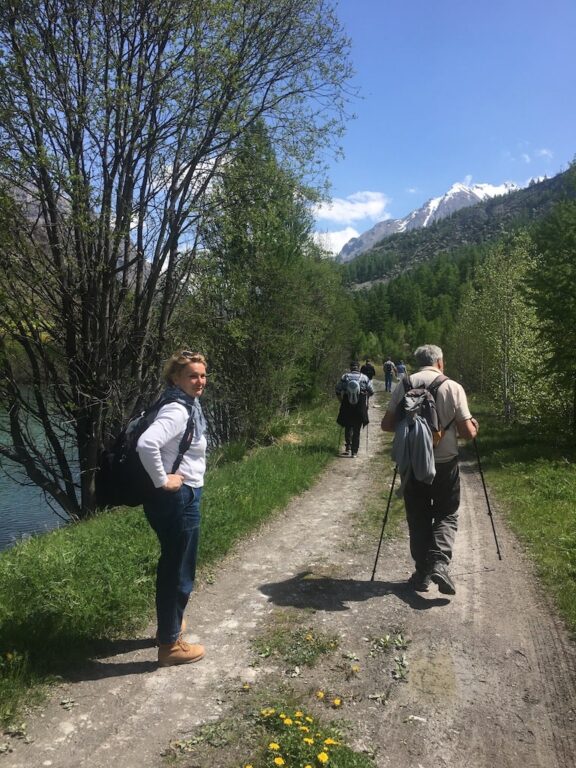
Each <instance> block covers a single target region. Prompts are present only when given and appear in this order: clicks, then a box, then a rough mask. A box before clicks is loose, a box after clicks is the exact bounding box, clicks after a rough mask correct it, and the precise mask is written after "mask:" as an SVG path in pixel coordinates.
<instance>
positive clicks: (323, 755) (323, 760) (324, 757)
mask: <svg viewBox="0 0 576 768" xmlns="http://www.w3.org/2000/svg"><path fill="white" fill-rule="evenodd" d="M316 758H317V760H318V762H319V763H322V765H326V763H327V762H328V761H329V760H330V758H329V757H328V755H327V754H326V752H320V754H318V755H316Z"/></svg>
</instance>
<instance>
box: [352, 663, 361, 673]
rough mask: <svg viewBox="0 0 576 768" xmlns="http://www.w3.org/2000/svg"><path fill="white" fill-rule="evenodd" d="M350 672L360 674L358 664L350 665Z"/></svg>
mask: <svg viewBox="0 0 576 768" xmlns="http://www.w3.org/2000/svg"><path fill="white" fill-rule="evenodd" d="M351 669H352V672H360V665H359V664H352V667H351Z"/></svg>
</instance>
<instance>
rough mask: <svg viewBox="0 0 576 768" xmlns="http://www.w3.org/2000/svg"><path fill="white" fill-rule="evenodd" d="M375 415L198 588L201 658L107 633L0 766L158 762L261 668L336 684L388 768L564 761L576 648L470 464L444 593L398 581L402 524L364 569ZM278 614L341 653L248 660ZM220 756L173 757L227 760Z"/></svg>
mask: <svg viewBox="0 0 576 768" xmlns="http://www.w3.org/2000/svg"><path fill="white" fill-rule="evenodd" d="M380 417H381V411H380V410H376V409H374V410H373V415H372V425H371V428H370V444H369V450H368V453H366V451H365V450H364V445H365V443H364V442H363V444H362V450H361V453H360V455H359V457H358V458H357V459H355V460H352V459H335V461H334V462H332V464H331V465H330V466H329V468H328V469H327V470H326V471H325V473H324V474H323V475H322V477H321V478H320V479H319V481H318V482H317V483H316V484H315V485H314V487H313V488H311V489H310V490H309V491H307V492H306V493H304V494H302V496H300V497H299V498H297V499H294V500H293V501H292V503H291V504H290V505H289V506H288V507H287V508H286V509H285V510H283V511H282V512H281V513H280V514H279V515H278V516H277V517H276V518H275V519H274V520H273V521H271V522H270V523H269V524H267V525H266V526H264V527H263V528H262V530H261V531H260V532H259V533H258V534H257V535H255V536H254V537H252V538H251V539H249V540H248V541H245V542H244V543H242V544H241V546H240V547H239V548H238V549H237V551H236V552H234V553H233V554H232V555H231V556H230V557H228V558H227V559H226V561H225V562H224V563H223V565H222V566H221V567H220V568H219V570H218V572H217V573H216V574H215V575H214V579H213V580H212V579H209V580H206V581H205V582H204V583H203V584H201V585H200V587H199V589H198V591H197V592H196V594H195V595H194V597H193V599H192V601H191V604H190V607H189V614H188V622H189V626H190V627H192V628H193V632H192V633H191V634H190V635H189V638H191V639H201V641H202V642H204V643H205V645H206V647H207V655H206V658H205V659H204V660H203V661H202V662H200V663H198V664H194V665H189V666H185V667H180V668H171V669H158V668H157V667H156V664H155V656H156V654H155V649H154V648H153V647H152V646H151V644H150V642H149V640H147V639H143V640H141V641H129V642H126V643H125V644H124V646H123V647H122V648H118V647H116V648H115V653H114V655H111V656H110V657H109V658H106V659H98V660H96V661H94V662H93V664H92V666H91V667H90V668H89V669H87V670H84V671H83V673H82V675H81V676H80V677H81V678H82V679H78V680H77V681H68V682H66V683H65V684H63V685H62V686H61V687H59V688H58V689H57V690H56V691H55V692H54V695H53V696H52V698H51V701H50V702H49V703H48V704H47V706H46V707H45V708H44V709H43V711H42V712H41V713H37V714H36V715H34V716H33V717H31V718H30V719H29V721H28V734H29V737H30V739H31V740H32V741H31V743H29V744H26V743H24V742H23V741H20V740H13V744H12V746H13V747H14V751H13V752H12V753H10V754H7V755H4V756H0V768H1V767H2V765H4V766H10V768H24V767H26V768H37V767H38V768H39V767H40V766H55V767H57V768H78V766H86V768H110V767H111V766H117V768H152V767H153V766H154V767H157V766H160V765H161V764H162V762H163V759H162V757H161V755H162V753H163V751H164V750H165V749H166V748H167V746H168V745H169V744H170V743H171V742H173V741H174V740H177V739H185V738H186V737H187V735H189V734H190V733H191V732H192V731H193V729H194V727H195V726H198V725H199V724H202V723H208V722H216V721H218V719H219V718H221V717H223V716H225V715H226V714H227V713H229V712H230V709H231V708H232V707H233V706H234V697H235V696H237V691H238V690H239V689H241V688H242V683H245V682H249V683H250V685H251V691H256V690H257V689H258V686H259V685H260V684H261V683H264V681H269V680H270V679H271V676H272V677H274V676H276V678H283V679H285V680H287V681H288V682H289V683H290V684H291V685H294V686H296V688H297V690H298V692H299V693H300V694H301V695H302V696H304V697H306V696H308V698H309V700H310V701H309V706H310V707H311V708H312V709H314V707H316V709H315V710H314V711H315V712H316V711H317V708H318V707H319V706H320V705H319V703H318V702H317V701H315V700H314V696H313V692H314V691H315V690H316V689H318V688H324V689H326V690H328V689H331V690H333V691H337V692H338V693H339V694H340V695H341V696H342V699H343V705H342V707H341V708H340V709H339V710H338V711H337V712H334V711H330V712H329V714H330V716H336V717H337V718H341V719H342V721H343V723H348V724H349V726H350V727H349V734H350V735H349V738H348V743H349V744H350V745H351V746H353V747H354V748H355V749H358V750H361V749H364V750H366V751H367V752H370V753H371V754H373V755H374V759H375V762H376V765H378V766H379V767H382V768H387V767H388V766H390V768H392V766H393V767H394V768H488V767H490V768H493V766H498V768H507V767H509V768H520V767H521V768H574V766H575V765H576V686H575V683H576V650H575V647H574V645H573V644H571V643H570V641H569V640H568V638H567V636H566V633H565V632H564V630H563V628H562V626H561V623H560V622H559V621H558V620H557V619H556V618H555V617H554V615H553V613H552V612H551V611H550V608H549V605H548V602H547V600H546V598H545V595H543V594H542V593H541V591H540V589H539V587H538V584H537V582H536V580H535V578H534V575H533V570H532V567H531V566H530V564H529V563H527V561H526V560H525V558H524V557H523V555H522V552H521V548H520V547H519V545H518V544H517V543H516V542H515V540H514V538H513V537H512V535H511V534H510V533H508V532H507V530H506V529H505V527H504V524H503V521H502V520H501V519H500V518H499V517H498V515H497V513H496V514H495V520H496V525H497V528H498V536H499V540H500V546H501V549H502V553H503V558H504V559H503V561H502V562H500V561H498V559H497V556H496V552H495V547H494V542H493V538H492V531H491V528H490V522H489V519H488V517H487V515H486V506H485V501H484V496H483V492H482V487H481V484H480V479H479V477H478V475H477V472H476V471H475V468H474V466H470V465H468V464H463V466H462V481H463V482H462V485H463V499H462V506H461V527H460V531H459V534H458V538H457V548H456V551H455V557H454V563H453V575H454V577H455V580H456V583H457V589H458V592H457V594H456V596H455V597H453V598H446V597H444V596H442V595H440V594H439V593H438V592H437V590H436V588H435V587H433V588H432V589H431V591H430V592H429V593H427V594H426V595H423V596H418V595H416V594H414V593H413V592H411V591H410V590H408V589H407V588H406V587H405V584H404V582H405V580H406V578H407V576H408V575H409V574H410V572H411V562H410V560H409V556H408V547H407V542H406V540H405V535H403V536H402V537H401V538H400V540H396V541H395V542H389V541H388V542H385V544H384V546H383V549H382V553H381V556H380V560H379V567H378V571H377V575H376V580H375V581H374V582H370V574H371V572H372V566H373V561H374V555H375V548H376V543H377V541H376V540H375V539H374V535H373V534H371V535H370V536H367V535H366V534H365V533H363V532H362V530H361V529H360V528H359V527H358V525H357V521H356V519H355V514H354V512H355V511H358V510H360V509H361V508H362V506H363V505H364V504H365V503H366V502H367V499H368V498H369V497H370V496H371V494H372V493H373V492H374V483H375V478H377V477H378V475H380V474H381V473H382V467H386V468H387V471H389V459H387V458H384V457H382V456H381V455H380V456H377V453H378V451H380V450H381V448H382V445H383V440H384V437H383V434H382V433H381V432H380V431H379V429H378V422H379V420H380ZM363 440H364V438H363ZM209 582H212V583H209ZM282 616H284V618H285V617H286V616H288V617H289V619H290V620H293V621H294V622H296V623H297V622H299V621H300V622H305V623H307V624H310V625H312V626H313V627H314V628H315V630H316V631H324V632H329V633H334V634H336V635H337V636H338V637H339V640H340V646H339V649H338V651H337V652H336V653H335V654H332V655H330V656H329V657H327V658H326V660H324V661H323V662H322V663H321V665H320V666H319V667H317V668H315V669H313V670H312V671H308V670H288V671H287V670H285V669H283V668H282V666H281V665H278V666H274V661H273V660H271V659H267V660H263V661H261V662H260V663H259V664H258V665H257V666H254V660H255V652H254V648H253V647H252V645H251V639H253V638H254V637H256V636H258V635H259V634H261V633H262V632H265V631H266V628H267V627H269V626H270V625H271V623H273V622H274V621H278V619H279V617H282ZM398 634H401V636H402V638H404V639H406V640H407V644H406V648H405V649H403V650H402V651H401V652H399V654H398V655H397V656H396V658H397V659H399V660H400V661H394V653H393V652H392V653H387V652H380V651H381V643H380V641H381V640H382V639H383V638H385V637H386V636H387V635H391V636H392V637H394V636H397V635H398ZM402 653H403V654H404V657H402V656H401V654H402ZM351 660H354V665H351ZM352 666H354V670H353V669H352ZM399 670H400V672H401V674H400V675H398V674H397V673H398V671H399ZM287 672H288V674H287ZM395 676H396V678H398V677H399V678H400V679H394V677H395ZM249 695H251V693H250V694H249ZM63 702H64V703H63ZM221 760H222V762H220V761H219V760H218V757H212V758H211V759H210V761H209V762H197V761H196V762H195V761H194V760H191V761H190V762H188V763H185V764H186V765H190V766H192V765H194V766H195V767H196V768H219V766H221V767H223V766H229V765H230V763H229V762H226V761H224V753H222V758H221ZM238 764H239V763H238Z"/></svg>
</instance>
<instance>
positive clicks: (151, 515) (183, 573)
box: [137, 350, 206, 667]
mask: <svg viewBox="0 0 576 768" xmlns="http://www.w3.org/2000/svg"><path fill="white" fill-rule="evenodd" d="M164 379H165V381H166V389H165V390H164V392H163V394H162V397H163V398H170V399H171V400H172V401H173V402H170V403H168V404H166V405H163V406H162V408H160V410H159V411H158V415H157V416H156V419H155V420H154V422H153V423H152V424H151V425H150V427H149V428H148V429H147V430H146V431H145V432H144V433H143V434H142V435H141V437H140V439H139V440H138V446H137V450H138V454H139V456H140V459H141V461H142V464H143V466H144V469H145V470H146V471H147V472H148V474H149V475H150V477H151V479H152V482H153V484H154V495H153V496H152V498H151V499H150V500H149V501H147V502H145V503H144V513H145V515H146V518H147V520H148V522H149V523H150V525H151V526H152V528H153V529H154V531H155V533H156V535H157V536H158V541H159V542H160V559H159V560H158V566H157V570H156V615H157V620H158V633H157V640H158V644H159V648H158V663H159V664H160V666H163V667H167V666H171V665H173V664H188V663H190V662H193V661H199V660H200V659H201V658H202V657H203V656H204V647H203V646H202V645H196V644H191V643H187V642H185V641H184V640H183V639H182V630H183V625H182V620H183V616H184V610H185V608H186V605H187V603H188V598H189V597H190V593H191V592H192V589H193V586H194V578H195V574H196V556H197V552H198V540H199V534H200V497H201V495H202V486H203V485H204V473H205V470H206V437H205V436H204V431H205V429H206V421H205V419H204V415H203V413H202V408H201V406H200V401H199V398H200V396H201V395H202V393H203V392H204V388H205V386H206V360H205V359H204V357H203V355H201V354H198V353H196V352H189V351H188V350H183V351H181V352H177V353H176V354H174V355H172V357H170V358H169V359H168V360H167V362H166V364H165V366H164ZM189 418H192V420H193V424H194V432H193V435H192V442H191V444H190V447H189V449H188V450H187V451H186V452H185V453H184V455H183V457H182V460H181V462H180V464H179V466H178V469H177V471H176V473H175V474H172V467H173V466H174V462H175V460H176V458H177V456H178V450H179V446H180V441H181V439H182V437H183V435H184V432H185V430H186V428H187V426H188V421H189Z"/></svg>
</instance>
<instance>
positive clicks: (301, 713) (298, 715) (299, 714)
mask: <svg viewBox="0 0 576 768" xmlns="http://www.w3.org/2000/svg"><path fill="white" fill-rule="evenodd" d="M294 717H304V712H300V710H298V712H294Z"/></svg>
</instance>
